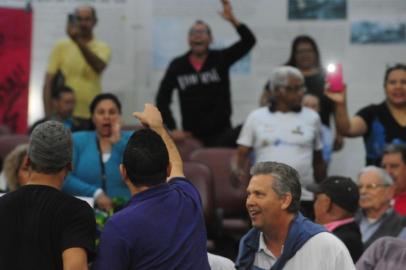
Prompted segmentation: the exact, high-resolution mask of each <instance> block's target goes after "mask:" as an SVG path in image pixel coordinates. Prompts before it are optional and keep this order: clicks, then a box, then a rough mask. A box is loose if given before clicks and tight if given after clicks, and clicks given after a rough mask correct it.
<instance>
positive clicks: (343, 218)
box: [307, 176, 364, 263]
mask: <svg viewBox="0 0 406 270" xmlns="http://www.w3.org/2000/svg"><path fill="white" fill-rule="evenodd" d="M307 189H308V190H310V191H312V192H314V193H315V194H316V199H315V203H314V213H315V215H316V222H317V223H319V224H322V225H324V227H326V229H327V230H328V231H330V232H332V233H333V234H334V235H335V236H337V237H338V238H339V239H340V240H341V241H343V243H344V244H345V245H346V246H347V248H348V250H349V252H350V254H351V257H352V260H353V261H354V263H355V262H357V260H358V258H359V257H360V256H361V254H362V252H363V249H364V248H363V244H362V240H361V232H360V230H359V227H358V224H357V223H356V222H355V220H354V215H355V212H356V211H357V209H358V201H359V192H358V187H357V185H356V184H355V183H354V181H352V179H351V178H347V177H342V176H330V177H328V178H326V179H325V180H324V181H323V182H321V183H320V185H309V186H307Z"/></svg>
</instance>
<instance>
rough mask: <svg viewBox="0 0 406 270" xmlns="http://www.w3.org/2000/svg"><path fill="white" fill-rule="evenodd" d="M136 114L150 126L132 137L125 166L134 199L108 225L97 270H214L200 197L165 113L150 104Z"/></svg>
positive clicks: (124, 172)
mask: <svg viewBox="0 0 406 270" xmlns="http://www.w3.org/2000/svg"><path fill="white" fill-rule="evenodd" d="M134 116H135V117H137V118H138V119H139V120H140V121H141V123H142V124H144V125H145V126H147V127H149V128H148V129H143V130H140V131H137V132H135V133H134V134H133V135H132V137H131V138H130V140H129V142H128V144H127V147H126V150H125V152H124V156H123V164H121V165H120V171H121V174H122V176H123V179H124V181H125V183H126V184H127V186H128V188H129V189H130V191H131V194H132V199H131V201H130V203H129V205H128V206H127V207H126V208H125V209H123V210H121V211H120V212H118V213H117V214H115V215H114V216H113V217H111V218H110V219H109V221H108V222H107V224H106V226H105V227H104V230H103V233H102V235H101V240H100V249H99V254H98V257H97V259H96V262H95V263H94V265H93V269H97V270H101V269H115V270H120V269H137V270H139V269H166V270H167V269H202V270H203V269H204V270H206V269H210V267H209V264H208V260H207V251H206V230H205V227H204V217H203V213H202V204H201V200H200V196H199V193H198V191H197V190H196V189H195V187H194V186H193V185H192V184H191V183H190V182H189V181H187V180H186V179H185V178H184V174H183V164H182V160H181V158H180V156H179V152H178V150H177V149H176V146H175V144H174V143H173V141H172V139H171V138H170V137H169V135H168V133H167V131H166V130H165V128H164V126H163V123H162V117H161V114H160V112H159V111H158V109H157V108H155V107H154V106H153V105H151V104H146V105H145V110H144V112H142V113H138V112H137V113H134ZM166 179H168V180H166Z"/></svg>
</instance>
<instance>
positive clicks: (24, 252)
mask: <svg viewBox="0 0 406 270" xmlns="http://www.w3.org/2000/svg"><path fill="white" fill-rule="evenodd" d="M95 230H96V224H95V218H94V214H93V210H92V208H91V207H90V206H89V205H88V204H87V203H86V202H84V201H82V200H79V199H76V198H74V197H72V196H69V195H67V194H64V193H62V192H61V191H59V190H57V189H55V188H52V187H49V186H43V185H27V186H24V187H21V188H20V189H18V190H17V191H15V192H11V193H8V194H6V195H4V196H3V197H1V198H0V232H1V234H2V237H1V240H0V269H24V270H25V269H41V270H46V269H50V270H51V269H53V270H55V269H63V262H62V252H63V251H64V250H66V249H68V248H73V247H81V248H84V249H85V250H86V251H87V253H88V257H89V256H90V258H91V257H93V255H94V248H95V247H94V245H95Z"/></svg>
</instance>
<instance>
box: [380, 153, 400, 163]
mask: <svg viewBox="0 0 406 270" xmlns="http://www.w3.org/2000/svg"><path fill="white" fill-rule="evenodd" d="M389 160H390V161H391V162H394V161H395V162H400V163H403V160H402V154H401V153H387V154H384V155H383V158H382V163H384V162H388V161H389Z"/></svg>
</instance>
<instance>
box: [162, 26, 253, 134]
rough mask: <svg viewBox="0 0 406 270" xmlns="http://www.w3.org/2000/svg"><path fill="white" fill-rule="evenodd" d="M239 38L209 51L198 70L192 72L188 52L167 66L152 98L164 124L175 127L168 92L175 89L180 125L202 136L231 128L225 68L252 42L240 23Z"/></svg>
mask: <svg viewBox="0 0 406 270" xmlns="http://www.w3.org/2000/svg"><path fill="white" fill-rule="evenodd" d="M237 32H238V34H239V35H240V37H241V39H240V40H239V41H238V42H237V43H235V44H233V45H232V46H231V47H229V48H226V49H223V50H209V53H208V56H207V59H206V61H205V62H204V64H203V66H202V69H201V70H200V71H196V70H195V69H194V67H193V66H192V64H191V63H190V61H189V55H190V52H188V53H186V54H185V55H182V56H180V57H177V58H175V59H174V60H173V61H172V62H171V63H170V65H169V67H168V69H167V71H166V73H165V76H164V78H163V79H162V81H161V85H160V87H159V90H158V95H157V97H156V103H157V106H158V108H159V110H160V111H161V112H162V117H163V120H164V123H165V124H166V126H167V127H168V128H169V129H174V128H176V123H175V119H174V118H173V115H172V111H171V110H170V103H171V101H172V93H173V90H174V89H177V90H178V93H179V100H180V110H181V115H182V127H183V129H184V130H186V131H190V132H192V133H193V135H194V136H196V137H198V138H199V139H202V140H203V141H204V140H205V138H208V137H212V136H216V135H219V134H221V133H223V132H224V131H225V130H226V129H228V128H230V127H231V121H230V117H231V93H230V78H229V69H230V67H231V65H232V64H234V63H235V62H236V61H237V60H238V59H240V58H241V57H243V56H244V55H245V54H247V53H248V52H249V50H250V49H251V48H252V47H253V46H254V44H255V37H254V35H253V34H252V32H251V31H250V30H249V29H248V28H247V27H246V26H245V25H243V24H241V25H240V26H238V27H237Z"/></svg>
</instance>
